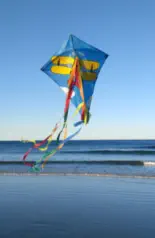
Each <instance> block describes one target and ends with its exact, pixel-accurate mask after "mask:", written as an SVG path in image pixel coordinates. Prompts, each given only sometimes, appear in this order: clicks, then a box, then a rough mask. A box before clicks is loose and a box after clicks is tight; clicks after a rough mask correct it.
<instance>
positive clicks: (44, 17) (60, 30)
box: [0, 0, 155, 140]
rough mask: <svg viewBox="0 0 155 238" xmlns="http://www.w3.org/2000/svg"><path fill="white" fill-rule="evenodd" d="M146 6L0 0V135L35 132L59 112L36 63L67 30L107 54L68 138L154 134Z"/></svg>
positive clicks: (150, 8)
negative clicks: (80, 124) (82, 122)
mask: <svg viewBox="0 0 155 238" xmlns="http://www.w3.org/2000/svg"><path fill="white" fill-rule="evenodd" d="M154 12H155V2H154V1H153V0H152V1H151V0H147V1H145V0H144V1H140V0H130V1H123V0H117V1H114V0H113V1H112V0H107V1H105V0H95V2H92V1H85V0H78V1H73V0H65V1H60V0H58V1H52V0H40V1H39V0H38V1H37V0H26V1H24V0H23V1H21V0H14V1H9V0H1V1H0V36H1V37H0V57H1V61H0V62H1V63H0V102H1V103H0V105H1V114H0V115H1V116H0V140H16V139H17V140H18V139H20V138H21V136H23V137H24V138H36V139H42V138H44V137H45V136H46V135H47V134H48V133H49V132H50V131H51V129H52V127H53V126H54V124H55V123H56V121H57V120H58V119H59V118H60V116H61V115H62V113H63V108H64V102H65V96H64V94H63V93H62V91H61V90H60V89H59V88H58V86H57V85H56V84H55V83H54V82H53V81H52V80H51V79H50V78H48V76H47V75H45V74H44V73H43V72H41V71H40V68H41V67H42V65H44V64H45V63H46V62H47V61H48V59H49V58H50V57H51V56H52V55H53V54H54V52H56V51H57V50H58V49H59V48H60V46H61V44H62V43H63V41H64V40H66V39H67V38H68V35H69V34H70V33H72V34H74V35H76V36H77V37H79V38H81V39H83V40H84V41H86V42H88V43H90V44H92V45H94V46H96V47H97V48H100V49H102V50H103V51H105V52H106V53H108V54H109V58H108V59H107V61H106V63H105V64H104V66H103V68H102V71H101V73H100V75H99V78H98V81H97V84H96V88H95V92H94V98H93V102H92V106H91V114H92V118H91V121H90V123H89V124H88V126H87V127H86V128H84V129H83V131H82V132H81V134H80V135H79V136H78V137H77V138H76V139H151V138H155V110H154V107H155V66H154V57H155V30H154V29H155V14H154ZM72 110H73V108H72V109H71V111H72Z"/></svg>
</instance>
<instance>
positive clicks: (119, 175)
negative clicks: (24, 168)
mask: <svg viewBox="0 0 155 238" xmlns="http://www.w3.org/2000/svg"><path fill="white" fill-rule="evenodd" d="M0 176H78V177H79V176H84V177H85V176H87V177H109V178H139V179H141V178H142V179H155V175H152V176H147V175H146V176H145V175H126V174H98V173H53V172H48V173H45V172H43V173H27V172H24V173H22V172H0Z"/></svg>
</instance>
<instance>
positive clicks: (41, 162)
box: [23, 59, 88, 172]
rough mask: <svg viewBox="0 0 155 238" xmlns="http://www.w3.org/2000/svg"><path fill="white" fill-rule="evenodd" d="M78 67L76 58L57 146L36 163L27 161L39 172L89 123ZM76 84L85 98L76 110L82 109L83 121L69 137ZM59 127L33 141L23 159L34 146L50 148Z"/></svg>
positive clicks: (33, 169) (76, 124)
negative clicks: (71, 106)
mask: <svg viewBox="0 0 155 238" xmlns="http://www.w3.org/2000/svg"><path fill="white" fill-rule="evenodd" d="M78 67H79V62H78V59H76V60H75V63H74V66H73V69H72V72H71V74H70V78H69V79H68V88H69V90H68V93H67V97H66V103H65V109H64V122H63V126H62V129H61V131H60V132H59V134H58V136H57V139H56V142H57V143H56V144H57V147H56V148H55V149H53V150H52V151H51V152H46V153H45V155H44V156H43V157H42V158H41V159H40V160H38V161H36V162H34V163H25V164H26V165H28V166H31V170H32V171H33V172H37V171H40V169H41V168H42V169H43V168H44V166H45V164H46V163H47V161H48V159H49V158H50V157H51V156H53V155H54V154H55V153H56V152H57V151H59V150H60V149H61V148H62V147H63V146H64V144H65V143H66V142H68V141H69V140H71V139H72V138H73V137H74V136H76V135H77V134H78V133H79V132H80V130H81V128H82V125H81V124H83V123H85V124H87V123H88V110H87V108H86V104H85V103H84V95H83V85H82V79H81V76H80V74H79V72H78V70H79V69H78ZM75 85H78V86H79V88H80V90H81V98H82V100H83V102H82V103H80V104H79V106H78V107H77V109H76V111H75V115H76V114H77V113H78V112H79V111H80V110H81V109H82V117H81V121H80V122H77V123H75V124H74V126H75V127H77V126H79V125H81V127H80V129H78V130H77V131H76V132H74V133H73V134H72V135H70V136H68V137H67V119H68V112H69V106H70V101H71V96H72V93H73V90H74V87H75ZM57 129H58V126H57V124H56V126H55V128H54V129H53V131H52V133H51V134H50V135H49V136H48V137H47V138H46V139H45V140H43V141H42V142H40V143H36V142H35V141H33V143H34V145H33V147H32V148H30V149H29V150H28V151H27V152H26V153H25V155H24V157H23V160H24V161H25V159H26V157H27V156H28V154H29V153H30V152H31V151H32V149H33V148H35V149H39V150H41V151H45V150H47V148H48V145H49V144H50V143H51V141H52V137H53V134H54V133H55V131H56V130H57ZM62 133H64V136H63V140H62V141H61V142H60V137H61V134H62ZM46 142H48V143H47V146H46V147H44V148H39V147H40V146H41V145H43V144H44V143H46Z"/></svg>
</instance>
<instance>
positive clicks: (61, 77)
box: [23, 35, 108, 171]
mask: <svg viewBox="0 0 155 238" xmlns="http://www.w3.org/2000/svg"><path fill="white" fill-rule="evenodd" d="M107 57H108V55H107V54H106V53H104V52H103V51H101V50H99V49H97V48H95V47H94V46H91V45H89V44H87V43H86V42H84V41H82V40H80V39H79V38H77V37H76V36H74V35H70V36H69V39H68V40H67V41H66V42H65V43H64V44H63V46H62V47H61V49H60V50H59V51H58V52H57V53H55V54H54V55H53V56H52V57H51V59H50V60H49V61H48V62H47V63H46V64H45V65H44V66H43V67H42V68H41V70H42V71H43V72H44V73H45V74H47V75H48V76H49V77H50V78H51V79H52V80H53V81H54V82H55V83H56V84H58V86H59V87H60V88H61V90H62V91H63V92H64V93H65V94H66V102H65V108H64V115H63V125H62V128H61V130H60V132H59V133H58V135H57V139H56V141H57V146H56V148H55V149H53V150H52V151H48V146H49V144H50V143H51V142H52V139H53V136H54V134H55V132H56V131H57V130H58V128H59V127H60V125H61V123H60V122H58V123H57V124H56V125H55V127H54V129H53V130H52V133H51V134H50V135H49V136H47V137H46V138H45V139H44V140H43V141H41V142H39V143H37V142H36V141H31V142H32V143H33V146H32V147H31V148H30V149H29V150H28V151H27V152H26V153H25V155H24V157H23V160H24V162H25V164H26V165H28V166H30V167H31V170H32V171H40V170H41V169H43V168H44V166H45V164H46V162H47V161H48V159H49V158H50V157H51V156H52V155H54V154H55V153H56V152H57V151H58V150H60V149H61V148H62V147H63V145H64V144H65V143H66V142H67V141H69V140H70V139H72V138H73V137H74V136H76V135H77V134H78V133H79V132H80V130H81V128H82V126H83V125H85V124H88V122H89V119H90V106H91V101H92V96H93V92H94V88H95V84H96V81H97V78H98V75H99V72H100V70H101V68H102V66H103V64H104V62H105V60H106V59H107ZM70 102H72V104H73V105H74V106H75V108H76V111H75V114H78V113H79V114H80V121H78V122H77V123H75V124H74V126H75V127H78V129H77V131H76V132H75V133H74V134H72V135H70V136H68V137H67V119H68V112H69V107H70ZM62 133H63V135H64V136H63V140H60V137H61V134H62ZM26 142H27V141H26ZM43 145H45V147H42V146H43ZM32 149H38V150H40V151H46V153H45V154H44V156H43V157H42V158H41V159H40V160H38V161H35V162H26V157H27V156H28V154H29V153H30V152H31V151H32Z"/></svg>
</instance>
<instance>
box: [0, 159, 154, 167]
mask: <svg viewBox="0 0 155 238" xmlns="http://www.w3.org/2000/svg"><path fill="white" fill-rule="evenodd" d="M29 162H32V163H33V162H35V161H29ZM47 163H48V164H60V165H69V164H77V165H78V164H83V165H124V166H125V165H126V166H155V161H142V160H49V161H48V162H47ZM0 164H2V165H4V164H7V165H9V164H10V165H11V164H21V165H22V164H24V162H23V161H0Z"/></svg>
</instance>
